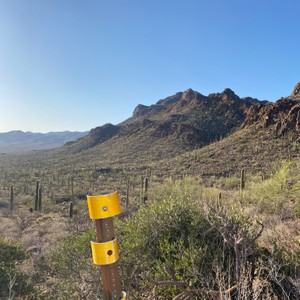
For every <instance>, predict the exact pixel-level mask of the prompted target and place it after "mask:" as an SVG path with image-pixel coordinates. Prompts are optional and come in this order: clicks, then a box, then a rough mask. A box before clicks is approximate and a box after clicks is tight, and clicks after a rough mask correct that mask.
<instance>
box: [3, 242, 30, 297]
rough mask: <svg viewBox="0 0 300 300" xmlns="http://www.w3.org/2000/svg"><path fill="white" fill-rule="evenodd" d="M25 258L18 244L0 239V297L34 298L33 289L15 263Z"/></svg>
mask: <svg viewBox="0 0 300 300" xmlns="http://www.w3.org/2000/svg"><path fill="white" fill-rule="evenodd" d="M25 258H26V256H25V253H24V251H23V250H22V248H21V246H20V245H17V244H11V243H9V242H7V241H6V240H4V239H2V238H1V239H0V298H1V299H13V298H22V299H26V297H31V299H33V298H34V289H33V287H32V285H31V284H30V283H29V278H28V276H27V275H26V274H24V273H23V272H21V271H20V270H18V268H17V264H18V263H20V262H22V261H23V260H24V259H25Z"/></svg>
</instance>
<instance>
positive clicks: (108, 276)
mask: <svg viewBox="0 0 300 300" xmlns="http://www.w3.org/2000/svg"><path fill="white" fill-rule="evenodd" d="M87 201H88V207H89V214H90V218H91V219H94V220H95V225H96V231H97V243H93V242H91V246H92V255H93V260H94V263H95V264H97V265H100V272H101V279H102V284H103V296H104V300H120V299H122V300H126V294H125V293H124V292H122V289H121V279H120V274H119V267H118V258H119V253H118V248H117V243H116V239H115V232H114V225H113V218H112V217H114V216H116V215H118V214H120V213H121V207H120V203H119V197H118V194H117V192H114V193H112V194H108V195H102V196H87Z"/></svg>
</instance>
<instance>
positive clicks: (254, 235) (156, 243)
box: [117, 183, 299, 300]
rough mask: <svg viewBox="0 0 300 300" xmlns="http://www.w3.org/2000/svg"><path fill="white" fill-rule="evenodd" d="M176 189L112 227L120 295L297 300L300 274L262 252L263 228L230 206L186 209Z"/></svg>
mask: <svg viewBox="0 0 300 300" xmlns="http://www.w3.org/2000/svg"><path fill="white" fill-rule="evenodd" d="M178 186H180V185H179V183H177V184H174V183H173V191H172V188H171V187H170V185H167V188H166V194H165V197H164V195H163V192H162V190H160V194H159V198H158V199H156V201H155V202H154V203H152V204H149V205H148V206H146V207H143V208H142V209H140V210H139V211H138V212H137V213H136V215H134V216H133V217H132V218H131V219H129V220H127V221H120V220H119V221H118V222H117V237H118V240H119V245H120V257H121V259H120V266H121V270H122V278H123V280H124V289H125V290H126V291H127V292H129V294H130V295H131V296H132V297H133V299H143V297H146V296H147V297H149V298H148V299H173V298H174V299H175V297H177V298H176V299H180V297H190V298H189V299H239V300H241V299H244V300H246V299H268V297H269V299H277V298H278V299H297V297H298V296H299V291H297V287H296V285H295V283H294V282H295V280H296V278H297V275H296V272H294V273H293V274H291V272H290V270H291V269H292V268H293V267H294V268H298V267H297V265H296V264H295V263H294V262H293V261H291V260H288V259H287V257H286V256H285V257H283V256H282V255H280V253H279V251H277V253H276V254H275V253H274V252H270V251H269V250H268V249H266V248H264V247H261V246H259V244H258V239H259V238H260V236H261V233H262V231H263V224H261V223H260V222H258V221H255V220H254V219H253V218H251V217H249V216H247V214H245V213H244V212H243V211H242V210H241V208H240V206H237V205H234V204H233V202H228V203H226V202H225V201H222V202H221V203H220V202H219V203H217V204H216V203H213V202H211V201H205V199H201V201H198V202H197V201H190V200H191V198H190V196H191V195H190V194H189V193H184V192H183V190H182V191H181V193H178V192H176V191H178ZM186 190H188V189H186ZM210 192H211V191H210ZM154 194H155V193H153V195H154ZM209 194H210V193H206V191H203V193H201V196H202V197H204V198H205V197H206V196H207V195H209ZM213 194H214V195H215V193H213ZM198 196H200V194H199V195H198ZM159 199H160V200H159ZM199 203H200V204H203V203H205V207H203V206H202V207H201V205H199ZM275 252H276V250H275ZM283 266H285V267H283ZM280 278H284V280H285V283H284V285H282V286H281V285H280ZM286 295H289V297H290V298H287V296H286ZM151 297H152V298H151ZM276 297H277V298H276ZM182 299H184V298H182ZM186 299H188V298H186Z"/></svg>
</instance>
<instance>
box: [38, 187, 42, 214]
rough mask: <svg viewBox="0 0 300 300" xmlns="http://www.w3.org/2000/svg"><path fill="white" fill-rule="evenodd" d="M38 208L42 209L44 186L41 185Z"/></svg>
mask: <svg viewBox="0 0 300 300" xmlns="http://www.w3.org/2000/svg"><path fill="white" fill-rule="evenodd" d="M38 210H39V211H41V210H42V187H39V192H38Z"/></svg>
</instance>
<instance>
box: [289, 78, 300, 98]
mask: <svg viewBox="0 0 300 300" xmlns="http://www.w3.org/2000/svg"><path fill="white" fill-rule="evenodd" d="M291 96H292V97H295V96H300V81H299V82H298V83H297V84H296V86H295V87H294V90H293V93H292V94H291Z"/></svg>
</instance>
